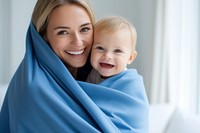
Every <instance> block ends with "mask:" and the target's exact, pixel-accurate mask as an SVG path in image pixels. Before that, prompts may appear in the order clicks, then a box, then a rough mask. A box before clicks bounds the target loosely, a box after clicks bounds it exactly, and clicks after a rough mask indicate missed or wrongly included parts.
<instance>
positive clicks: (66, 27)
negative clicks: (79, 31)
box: [54, 23, 91, 30]
mask: <svg viewBox="0 0 200 133" xmlns="http://www.w3.org/2000/svg"><path fill="white" fill-rule="evenodd" d="M88 25H91V23H85V24H82V25H81V26H80V27H84V26H88ZM57 29H70V27H68V26H57V27H55V28H54V30H57Z"/></svg>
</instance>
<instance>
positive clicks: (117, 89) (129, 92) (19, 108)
mask: <svg viewBox="0 0 200 133" xmlns="http://www.w3.org/2000/svg"><path fill="white" fill-rule="evenodd" d="M148 106H149V105H148V100H147V96H146V93H145V88H144V85H143V79H142V77H141V76H140V75H139V74H138V73H137V71H136V70H134V69H131V70H127V71H125V72H123V73H121V74H118V75H116V76H113V77H112V78H109V79H107V80H105V81H103V82H101V83H99V84H91V83H87V82H82V81H76V80H74V78H73V77H72V76H71V74H70V73H69V71H68V70H67V69H66V67H65V65H64V64H63V63H62V61H61V60H60V59H59V58H58V56H57V55H56V54H55V53H54V52H53V50H52V49H51V48H50V47H49V45H48V44H47V43H46V42H45V41H44V40H43V38H42V37H41V36H40V35H39V34H38V32H37V31H36V30H35V27H34V25H33V24H32V23H30V26H29V29H28V31H27V37H26V53H25V56H24V59H23V60H22V62H21V64H20V66H19V67H18V69H17V71H16V73H15V74H14V76H13V78H12V80H11V82H10V84H9V87H8V91H7V93H6V96H5V99H4V103H3V106H2V109H1V113H0V132H1V133H9V132H15V133H73V132H74V133H77V132H80V133H98V132H105V133H117V132H132V133H147V132H148Z"/></svg>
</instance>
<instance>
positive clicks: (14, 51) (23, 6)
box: [0, 0, 36, 83]
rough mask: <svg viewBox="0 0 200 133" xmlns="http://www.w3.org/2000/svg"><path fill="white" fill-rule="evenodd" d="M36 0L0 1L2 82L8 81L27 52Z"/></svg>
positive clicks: (0, 76) (0, 77)
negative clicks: (28, 33) (29, 26)
mask: <svg viewBox="0 0 200 133" xmlns="http://www.w3.org/2000/svg"><path fill="white" fill-rule="evenodd" d="M35 2H36V0H20V1H18V0H2V1H0V18H1V19H0V29H1V30H0V47H1V49H0V83H7V82H9V81H10V79H11V76H12V75H13V74H14V72H15V71H16V68H17V67H18V65H19V63H20V62H21V60H22V58H23V56H24V52H25V36H26V31H27V28H28V25H29V22H30V18H31V14H32V10H33V7H34V5H35Z"/></svg>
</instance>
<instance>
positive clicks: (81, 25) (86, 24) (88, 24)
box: [81, 23, 92, 27]
mask: <svg viewBox="0 0 200 133" xmlns="http://www.w3.org/2000/svg"><path fill="white" fill-rule="evenodd" d="M87 25H92V24H91V23H85V24H82V25H81V27H83V26H87Z"/></svg>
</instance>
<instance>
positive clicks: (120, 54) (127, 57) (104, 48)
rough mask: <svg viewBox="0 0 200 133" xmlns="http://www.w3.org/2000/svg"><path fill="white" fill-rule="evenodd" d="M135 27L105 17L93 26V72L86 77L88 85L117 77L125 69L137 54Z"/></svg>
mask: <svg viewBox="0 0 200 133" xmlns="http://www.w3.org/2000/svg"><path fill="white" fill-rule="evenodd" d="M136 40H137V33H136V30H135V27H134V26H133V25H132V24H131V23H130V22H128V21H127V20H126V19H124V18H122V17H119V16H111V17H106V18H103V19H101V20H99V21H98V22H97V23H96V24H95V26H94V43H93V46H92V51H91V59H90V61H91V65H92V66H93V68H94V69H93V70H92V71H91V73H90V74H89V76H88V79H87V81H88V82H90V83H95V84H96V83H99V82H101V81H102V80H104V79H106V78H108V77H111V76H113V75H117V74H119V73H120V72H123V71H125V70H126V69H127V65H128V64H130V63H132V62H133V60H134V59H135V57H136V55H137V52H136V50H135V46H136Z"/></svg>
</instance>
